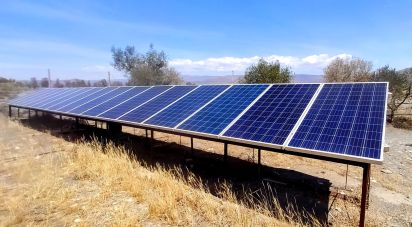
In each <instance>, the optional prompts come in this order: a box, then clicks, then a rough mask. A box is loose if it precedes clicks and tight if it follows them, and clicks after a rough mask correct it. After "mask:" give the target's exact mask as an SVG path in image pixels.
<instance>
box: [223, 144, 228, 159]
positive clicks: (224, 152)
mask: <svg viewBox="0 0 412 227" xmlns="http://www.w3.org/2000/svg"><path fill="white" fill-rule="evenodd" d="M223 161H225V162H227V143H224V150H223Z"/></svg>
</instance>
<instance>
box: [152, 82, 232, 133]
mask: <svg viewBox="0 0 412 227" xmlns="http://www.w3.org/2000/svg"><path fill="white" fill-rule="evenodd" d="M228 87H229V85H202V86H200V87H199V88H197V89H196V90H194V91H193V92H191V93H190V94H188V95H187V96H185V97H184V98H182V99H180V100H179V101H177V102H176V103H174V104H173V105H171V106H170V107H169V108H166V109H165V110H163V111H161V112H160V113H158V114H156V115H155V116H153V117H152V118H150V119H149V120H146V121H145V122H144V123H145V124H151V125H158V126H164V127H170V128H174V127H175V126H176V125H177V124H179V122H181V121H183V120H184V119H186V118H187V117H189V116H190V115H191V114H193V113H194V112H195V111H196V110H198V109H199V108H200V107H202V106H203V105H205V104H206V103H208V102H209V101H211V100H212V99H213V98H215V97H216V96H217V95H219V94H220V93H221V92H223V91H224V90H225V89H227V88H228Z"/></svg>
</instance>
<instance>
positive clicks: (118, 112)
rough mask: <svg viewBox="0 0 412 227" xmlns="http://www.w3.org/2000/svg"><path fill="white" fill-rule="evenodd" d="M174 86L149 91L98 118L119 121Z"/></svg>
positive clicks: (159, 87)
mask: <svg viewBox="0 0 412 227" xmlns="http://www.w3.org/2000/svg"><path fill="white" fill-rule="evenodd" d="M171 87H172V86H157V87H152V88H150V89H147V90H146V91H144V92H143V93H141V94H139V95H137V96H135V97H133V98H131V99H129V100H127V101H126V102H124V103H121V104H120V105H118V106H116V107H114V108H112V109H110V110H108V111H106V112H104V113H102V114H100V115H98V117H104V118H109V119H117V118H118V117H120V116H122V115H123V114H125V113H127V112H128V111H130V110H132V109H134V108H136V107H138V106H139V105H141V104H143V103H144V102H146V101H148V100H150V99H151V98H153V97H155V96H156V95H159V94H161V93H162V92H164V91H166V90H167V89H169V88H171Z"/></svg>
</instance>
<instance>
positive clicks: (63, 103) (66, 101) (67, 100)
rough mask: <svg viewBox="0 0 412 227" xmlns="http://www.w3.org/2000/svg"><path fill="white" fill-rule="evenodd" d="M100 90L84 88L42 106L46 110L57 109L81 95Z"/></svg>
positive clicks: (79, 97) (84, 95)
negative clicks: (58, 100)
mask: <svg viewBox="0 0 412 227" xmlns="http://www.w3.org/2000/svg"><path fill="white" fill-rule="evenodd" d="M98 90H101V88H85V89H83V90H81V92H78V93H75V94H73V95H71V96H70V97H67V98H64V99H63V100H60V102H52V103H51V105H47V107H42V108H44V109H46V110H52V111H57V110H58V109H60V108H62V107H64V106H66V105H68V104H70V103H72V102H75V101H77V100H79V99H81V98H83V97H86V96H89V95H91V94H93V93H94V92H96V91H98Z"/></svg>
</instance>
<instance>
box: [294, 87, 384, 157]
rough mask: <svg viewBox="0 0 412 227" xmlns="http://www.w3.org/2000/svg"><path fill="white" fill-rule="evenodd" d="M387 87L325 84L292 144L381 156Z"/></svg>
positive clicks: (368, 155)
mask: <svg viewBox="0 0 412 227" xmlns="http://www.w3.org/2000/svg"><path fill="white" fill-rule="evenodd" d="M386 86H387V85H386V83H360V84H325V85H324V87H323V89H322V91H321V92H320V93H319V95H318V97H317V99H316V101H315V102H314V104H313V105H312V107H311V109H310V110H309V112H308V113H307V115H306V117H305V119H304V120H303V122H302V123H301V125H300V127H299V128H298V130H297V131H296V133H295V135H294V136H293V138H292V140H291V141H290V143H289V146H290V147H296V148H303V149H307V150H319V151H326V152H330V153H335V154H344V155H351V156H356V157H364V158H371V159H380V157H381V155H382V153H381V151H382V139H383V138H382V135H383V126H384V123H385V122H384V117H385V100H386Z"/></svg>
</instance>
